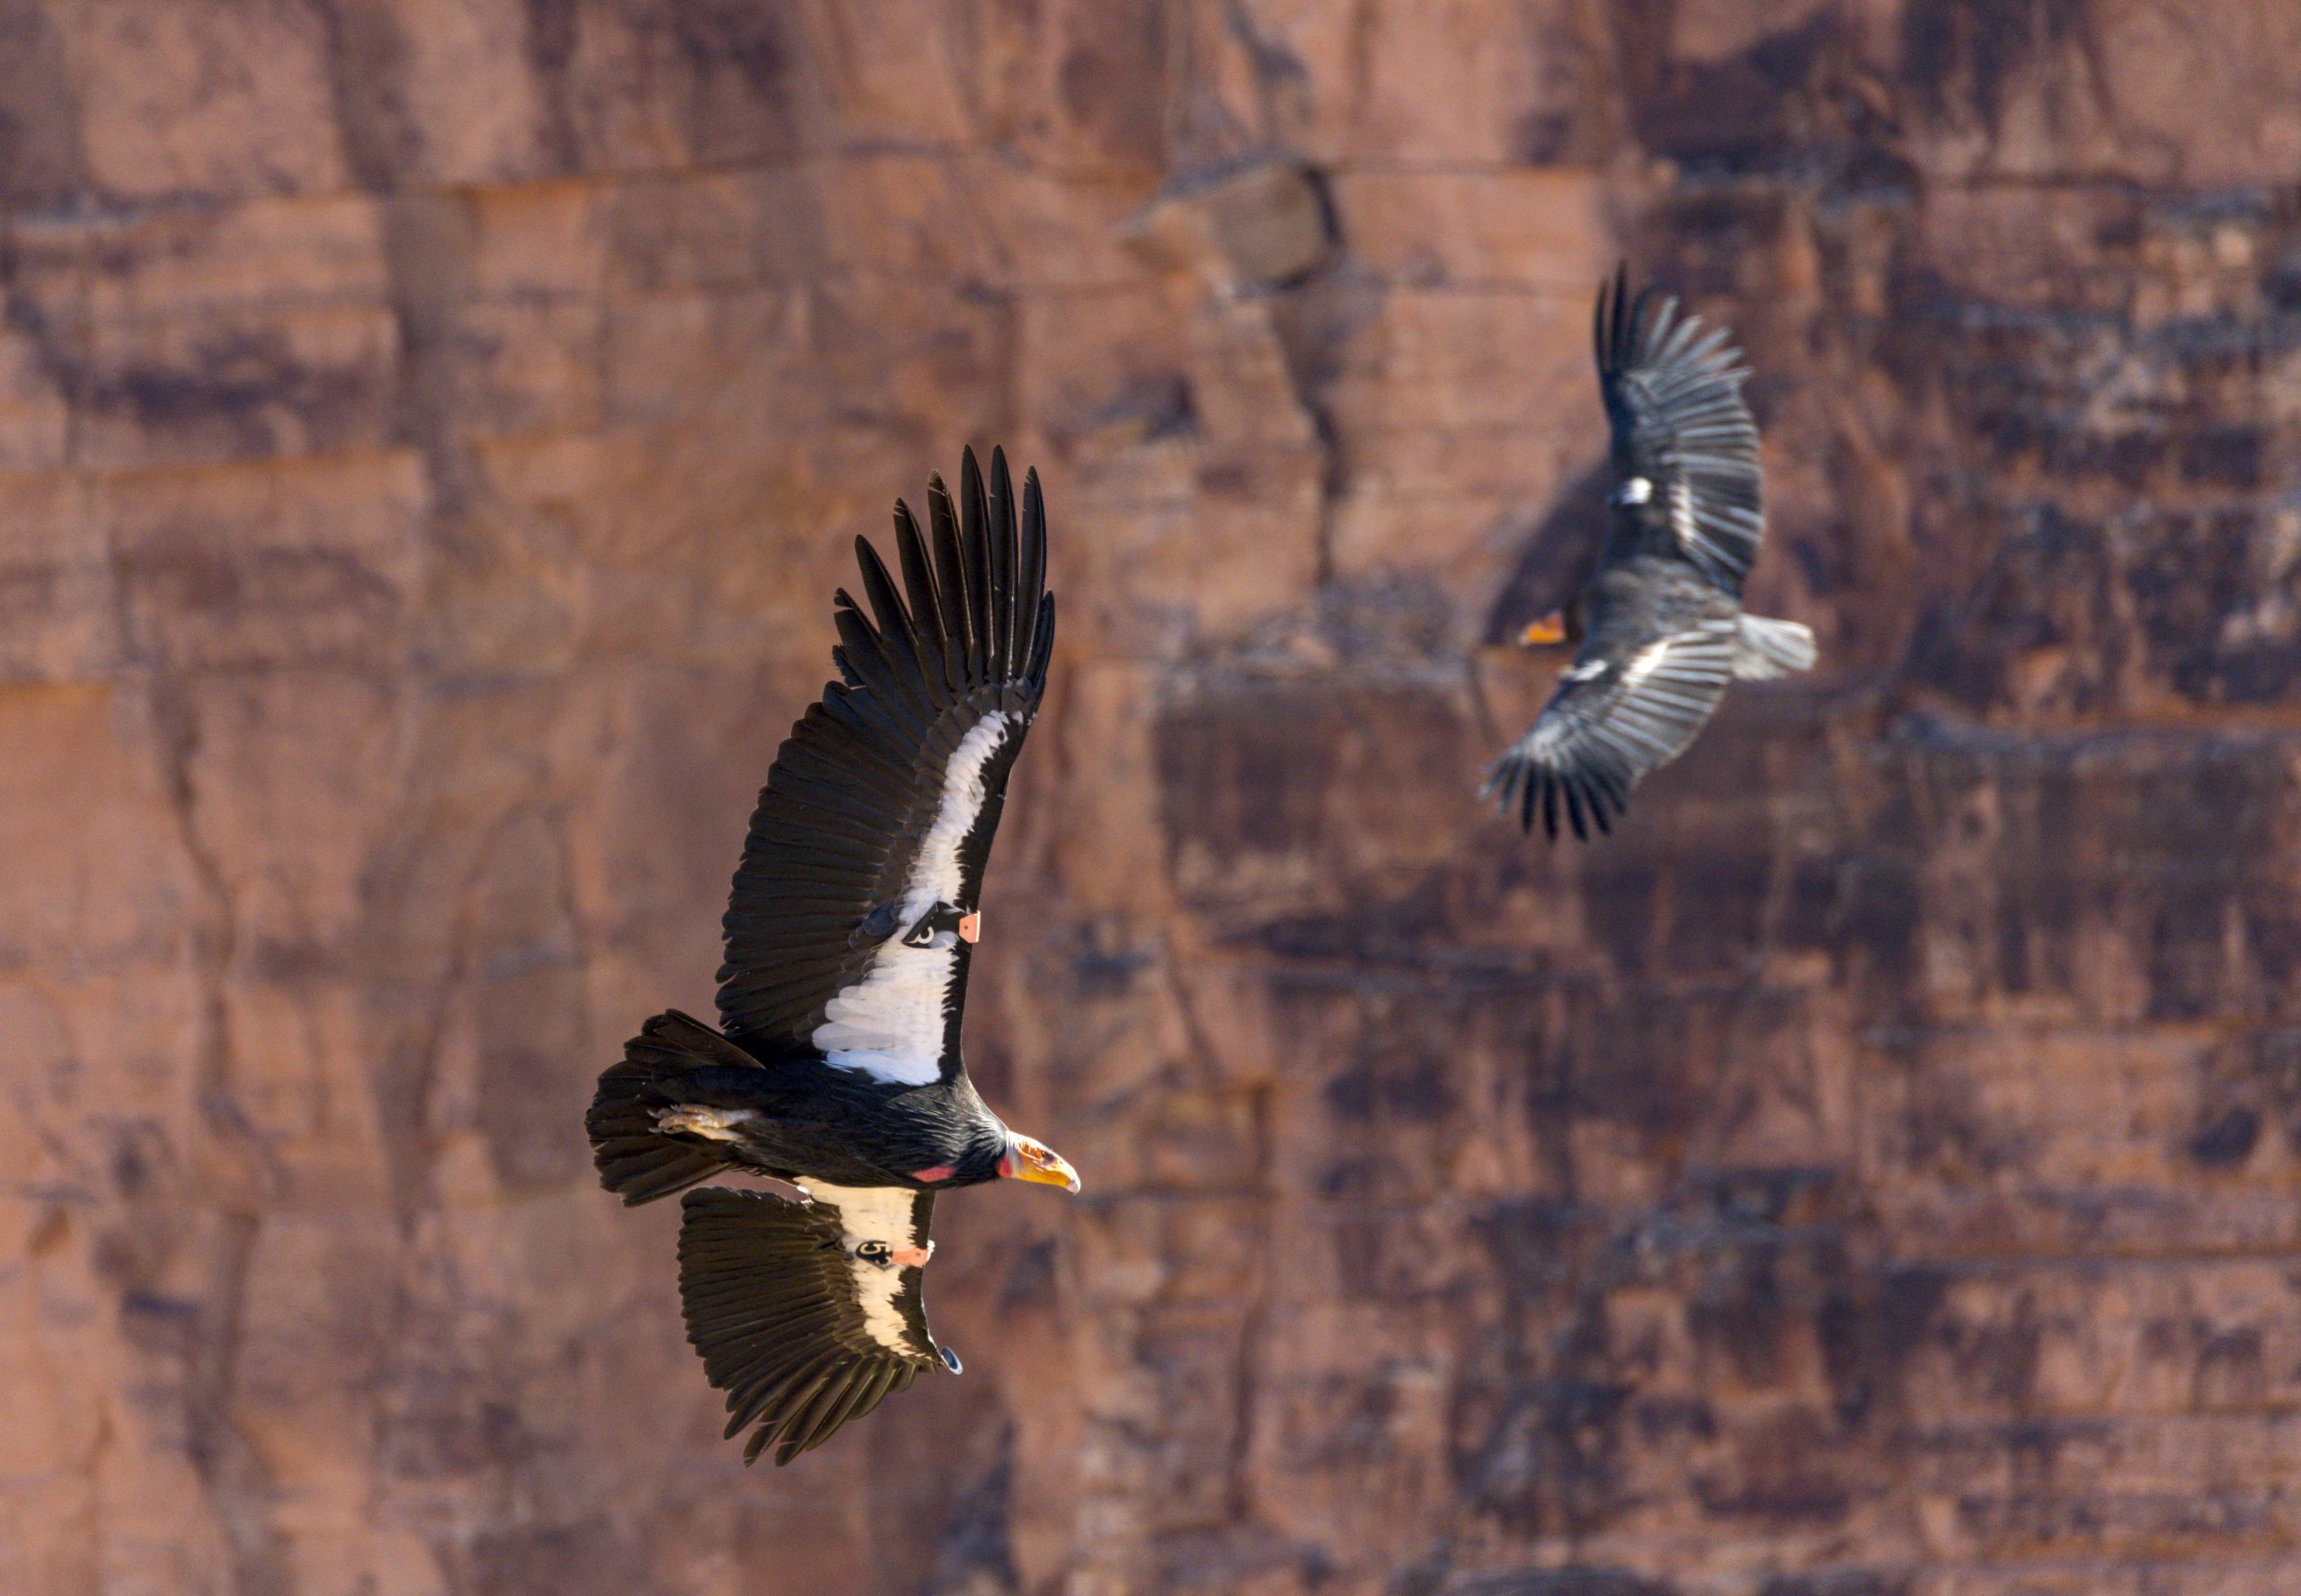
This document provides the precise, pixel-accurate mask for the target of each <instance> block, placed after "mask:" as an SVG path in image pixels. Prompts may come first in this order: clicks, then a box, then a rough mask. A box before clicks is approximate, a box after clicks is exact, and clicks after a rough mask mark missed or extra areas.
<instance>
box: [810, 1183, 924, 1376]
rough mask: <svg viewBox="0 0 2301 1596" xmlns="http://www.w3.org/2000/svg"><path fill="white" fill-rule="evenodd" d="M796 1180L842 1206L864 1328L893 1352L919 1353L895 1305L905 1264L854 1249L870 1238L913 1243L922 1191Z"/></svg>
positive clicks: (818, 1197)
mask: <svg viewBox="0 0 2301 1596" xmlns="http://www.w3.org/2000/svg"><path fill="white" fill-rule="evenodd" d="M796 1184H797V1185H798V1187H799V1189H800V1190H801V1191H803V1192H804V1193H806V1194H807V1195H808V1196H810V1197H812V1198H813V1199H814V1200H815V1201H818V1202H821V1203H823V1204H826V1205H827V1206H829V1207H831V1208H832V1209H834V1210H837V1211H838V1214H839V1225H840V1246H843V1247H845V1248H846V1250H847V1273H848V1279H850V1280H852V1281H854V1282H855V1299H856V1301H857V1302H858V1303H860V1304H861V1305H862V1308H863V1328H864V1329H865V1331H866V1332H867V1333H868V1334H869V1335H870V1337H871V1339H872V1340H873V1341H875V1342H877V1343H879V1344H880V1345H881V1346H883V1347H884V1348H886V1349H887V1351H889V1352H894V1353H897V1354H899V1355H901V1356H902V1357H906V1358H916V1357H919V1356H920V1354H921V1349H920V1347H919V1346H918V1344H917V1343H915V1342H914V1341H913V1340H912V1339H911V1326H909V1325H908V1324H907V1323H905V1322H904V1319H903V1317H902V1309H901V1308H898V1307H896V1306H895V1299H896V1298H897V1297H899V1296H900V1295H902V1286H903V1275H904V1273H905V1270H904V1269H903V1268H902V1267H901V1266H898V1265H895V1264H874V1263H872V1262H871V1261H869V1260H868V1259H866V1258H858V1257H857V1256H856V1255H855V1250H856V1249H857V1247H859V1246H862V1245H863V1244H864V1243H865V1242H866V1241H876V1242H880V1243H883V1244H884V1245H885V1246H887V1247H889V1248H890V1249H893V1248H900V1247H907V1246H911V1214H912V1210H913V1208H914V1206H915V1205H916V1204H917V1202H918V1201H919V1194H918V1193H915V1192H911V1191H908V1190H906V1189H904V1188H902V1187H901V1186H835V1185H832V1184H831V1183H830V1182H829V1181H818V1180H802V1181H799V1182H797V1183H796Z"/></svg>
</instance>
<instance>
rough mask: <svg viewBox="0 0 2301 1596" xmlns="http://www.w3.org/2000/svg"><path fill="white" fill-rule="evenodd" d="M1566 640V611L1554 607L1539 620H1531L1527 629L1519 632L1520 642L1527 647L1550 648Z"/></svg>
mask: <svg viewBox="0 0 2301 1596" xmlns="http://www.w3.org/2000/svg"><path fill="white" fill-rule="evenodd" d="M1565 641H1566V612H1565V611H1564V610H1562V609H1553V610H1551V611H1550V613H1549V614H1548V615H1546V616H1542V618H1541V620H1539V621H1529V622H1528V623H1527V624H1526V629H1525V630H1524V632H1521V633H1519V634H1518V642H1519V643H1520V644H1522V645H1523V646H1524V647H1526V648H1550V647H1554V646H1556V645H1557V644H1559V643H1564V642H1565Z"/></svg>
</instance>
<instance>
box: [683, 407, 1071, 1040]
mask: <svg viewBox="0 0 2301 1596" xmlns="http://www.w3.org/2000/svg"><path fill="white" fill-rule="evenodd" d="M927 508H928V531H927V532H926V533H925V534H922V533H921V532H920V528H919V525H918V523H917V522H916V521H914V520H913V519H911V511H910V510H909V509H908V508H907V507H905V506H904V505H902V503H900V502H898V503H897V504H896V506H895V554H896V562H897V564H898V566H899V568H900V569H901V571H902V586H901V588H900V589H898V587H897V586H896V582H895V579H894V577H893V575H892V574H890V573H889V572H888V570H887V567H886V566H885V565H884V563H882V562H881V561H880V559H879V556H878V554H877V553H876V551H875V550H874V549H873V548H872V546H871V545H870V544H869V543H868V542H866V540H864V539H862V538H859V537H858V538H857V539H856V557H857V560H858V561H859V562H860V563H861V566H862V576H863V581H862V589H863V597H864V600H865V603H864V604H857V602H856V601H855V600H854V599H851V598H849V597H848V594H847V593H846V591H845V590H841V591H840V594H839V596H838V599H837V602H836V605H835V607H834V610H833V618H834V619H835V620H836V621H837V622H838V625H839V636H840V642H839V646H838V647H837V648H835V649H833V650H832V651H831V658H832V661H834V663H836V665H837V666H838V668H839V674H840V679H839V680H838V681H835V682H832V683H831V684H830V685H829V686H827V687H825V688H824V689H823V696H822V700H821V701H820V702H819V703H817V704H816V705H813V707H812V708H810V709H809V710H808V711H807V713H806V714H805V716H804V718H802V719H801V721H800V722H799V723H798V724H797V725H796V726H795V727H794V728H793V729H792V732H791V735H790V737H789V738H788V739H787V740H786V741H785V742H784V744H783V747H782V749H781V750H780V751H779V752H778V753H777V755H776V758H775V766H774V768H773V769H772V770H771V771H769V772H768V778H767V786H766V789H765V790H764V791H762V792H761V793H760V797H759V807H758V808H757V809H756V810H755V811H753V812H752V815H751V835H750V837H749V838H748V839H747V841H746V842H745V844H744V847H743V859H742V865H740V866H739V867H738V868H737V869H736V871H735V883H734V890H733V893H732V894H731V896H730V898H729V901H728V905H727V915H726V919H725V922H724V925H725V931H726V962H725V963H724V965H722V966H721V968H720V971H719V983H720V985H719V1015H720V1019H721V1022H722V1024H724V1027H725V1029H726V1032H727V1033H728V1035H729V1036H730V1037H732V1038H733V1040H734V1041H736V1042H739V1043H741V1044H742V1045H743V1046H744V1047H746V1048H749V1049H751V1051H754V1052H758V1053H760V1054H761V1056H767V1055H768V1054H771V1053H773V1052H775V1051H788V1050H789V1049H790V1048H792V1047H794V1046H798V1047H804V1046H809V1045H812V1046H813V1047H815V1048H818V1049H821V1050H822V1052H823V1053H824V1054H825V1056H826V1057H827V1058H828V1060H830V1062H831V1063H832V1064H834V1065H837V1066H840V1067H841V1068H851V1069H859V1070H863V1071H866V1072H867V1073H869V1074H870V1075H872V1076H874V1077H877V1078H879V1079H882V1080H886V1081H892V1082H900V1083H902V1084H906V1085H914V1086H916V1085H923V1084H925V1083H927V1082H928V1081H933V1080H937V1079H943V1078H947V1077H949V1076H950V1075H951V1074H953V1073H954V1072H955V1070H956V1068H957V1060H958V1048H957V1045H956V1043H957V1037H958V1024H959V1011H960V1007H961V1006H962V1005H963V1004H964V1001H965V998H966V978H967V962H968V958H969V954H970V952H971V947H970V943H969V939H968V936H966V935H962V929H963V928H962V927H961V926H960V924H959V921H960V918H961V917H962V916H966V915H972V914H973V913H974V912H975V907H976V902H977V900H978V896H979V894H980V893H981V891H982V869H983V863H984V861H985V860H986V859H987V858H988V857H989V856H990V853H991V837H992V835H993V834H994V833H995V832H996V831H997V830H998V828H999V810H1000V807H1001V805H1002V804H1003V803H1004V802H1005V796H1006V788H1007V774H1008V770H1009V768H1010V767H1012V766H1013V765H1014V762H1015V756H1016V755H1017V753H1018V752H1020V751H1021V749H1022V746H1023V736H1024V733H1025V732H1027V731H1028V730H1029V729H1030V724H1031V721H1032V719H1033V717H1035V715H1036V714H1038V707H1039V697H1040V695H1041V693H1042V692H1043V691H1044V687H1045V685H1046V669H1047V657H1048V654H1049V653H1050V652H1051V651H1052V650H1053V646H1054V598H1053V595H1052V594H1050V593H1048V592H1047V591H1046V512H1045V507H1044V503H1043V502H1042V501H1041V499H1040V495H1039V484H1038V477H1037V475H1036V474H1035V473H1034V474H1031V475H1030V476H1028V477H1027V478H1026V480H1025V482H1024V485H1023V492H1022V498H1021V501H1020V504H1019V506H1018V505H1017V499H1016V495H1015V491H1014V484H1013V483H1012V482H1011V481H1010V480H1009V479H1008V474H1007V458H1006V456H1005V455H1004V454H1003V453H1000V452H999V451H997V450H994V451H992V454H991V480H990V483H989V485H988V488H987V489H986V486H985V483H984V482H983V478H982V472H981V471H980V470H978V469H977V467H976V465H975V458H974V452H973V450H972V449H970V450H969V451H967V455H966V458H965V462H964V466H963V468H962V470H961V472H960V476H959V496H958V501H957V502H956V503H955V504H954V502H953V501H952V497H951V494H950V493H949V492H948V491H947V490H946V489H945V487H944V486H943V483H942V480H941V479H940V478H939V477H937V478H933V479H930V481H929V483H928V496H927ZM1018 509H1019V512H1020V513H1019V516H1018V514H1017V511H1018ZM964 930H966V931H967V932H969V933H971V932H972V930H973V923H972V922H971V923H970V924H969V925H968V926H967V927H964Z"/></svg>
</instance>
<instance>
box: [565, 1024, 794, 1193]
mask: <svg viewBox="0 0 2301 1596" xmlns="http://www.w3.org/2000/svg"><path fill="white" fill-rule="evenodd" d="M758 1063H759V1060H756V1059H754V1058H752V1057H751V1055H750V1054H749V1053H747V1052H745V1051H743V1050H742V1049H741V1048H739V1047H737V1046H736V1045H735V1044H734V1043H733V1042H729V1041H728V1040H727V1039H726V1038H725V1037H724V1036H722V1035H720V1034H719V1033H718V1032H716V1031H715V1030H713V1029H712V1028H711V1027H710V1026H708V1025H706V1024H704V1023H703V1022H702V1021H700V1020H697V1019H694V1018H692V1017H690V1016H689V1015H683V1014H681V1013H680V1011H679V1010H677V1009H671V1010H669V1011H668V1012H666V1013H663V1014H659V1015H656V1016H655V1017H654V1018H653V1019H652V1020H649V1021H648V1022H647V1023H646V1024H644V1025H642V1026H641V1027H640V1028H639V1034H638V1035H636V1036H635V1037H633V1038H632V1039H631V1040H630V1041H629V1042H625V1043H624V1044H623V1060H622V1061H621V1062H620V1063H617V1064H611V1065H609V1067H608V1068H607V1069H606V1070H605V1071H604V1072H603V1073H602V1074H601V1075H600V1086H599V1090H598V1091H597V1092H596V1093H595V1094H593V1095H592V1098H591V1112H590V1113H587V1114H585V1115H584V1116H583V1128H584V1129H585V1130H586V1131H590V1132H591V1162H592V1163H593V1164H595V1165H597V1166H599V1171H600V1184H601V1185H603V1186H605V1187H606V1188H607V1189H608V1190H609V1191H610V1192H613V1193H615V1194H616V1195H617V1196H618V1197H620V1198H622V1199H623V1200H624V1201H626V1203H631V1204H634V1205H636V1204H638V1203H642V1202H653V1201H655V1199H656V1198H658V1197H669V1196H671V1194H672V1193H675V1192H683V1191H685V1190H686V1189H687V1188H688V1187H689V1186H691V1185H693V1184H695V1183H696V1182H697V1181H699V1180H707V1179H708V1178H710V1176H712V1175H715V1174H716V1173H717V1172H718V1171H719V1170H721V1169H723V1168H724V1167H726V1160H725V1159H724V1158H722V1157H719V1156H718V1154H717V1153H716V1152H715V1151H714V1150H713V1149H712V1148H708V1147H703V1146H698V1145H697V1143H695V1142H693V1141H689V1140H684V1139H680V1138H677V1137H671V1136H666V1135H664V1134H663V1133H662V1131H658V1130H656V1129H655V1111H656V1110H657V1109H659V1108H665V1107H669V1106H671V1104H676V1103H678V1102H679V1101H680V1095H679V1092H678V1090H677V1086H676V1084H675V1083H676V1082H677V1080H678V1078H679V1077H681V1076H684V1075H689V1074H692V1073H693V1072H694V1071H696V1070H698V1069H718V1068H726V1067H728V1066H730V1065H733V1066H737V1067H744V1066H749V1067H752V1068H756V1067H757V1066H758Z"/></svg>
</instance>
